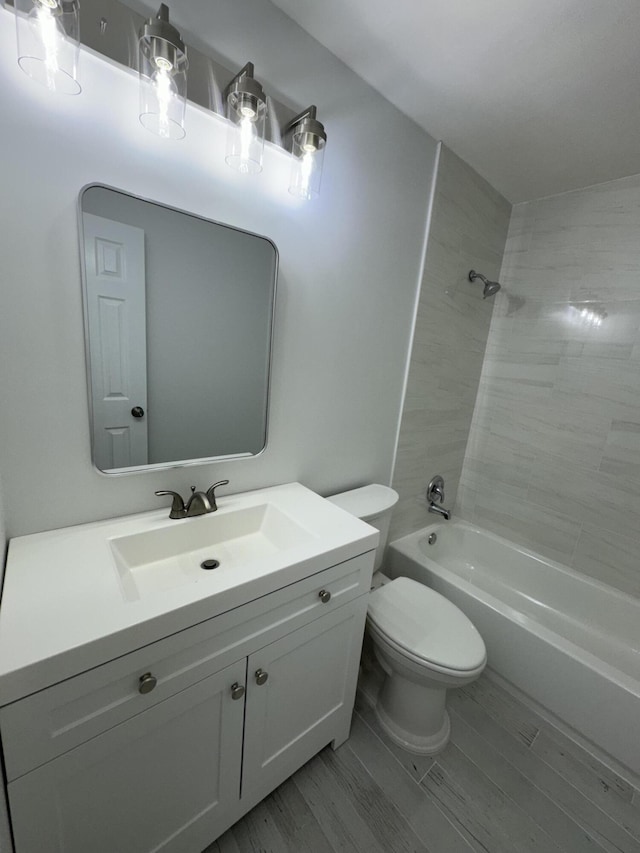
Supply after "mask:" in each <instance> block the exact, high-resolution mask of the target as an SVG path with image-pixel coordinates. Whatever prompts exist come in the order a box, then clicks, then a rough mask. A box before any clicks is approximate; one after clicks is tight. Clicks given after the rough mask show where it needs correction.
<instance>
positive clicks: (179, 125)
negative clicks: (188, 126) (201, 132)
mask: <svg viewBox="0 0 640 853" xmlns="http://www.w3.org/2000/svg"><path fill="white" fill-rule="evenodd" d="M138 44H139V70H140V121H141V122H142V124H143V126H144V127H146V128H147V130H150V131H151V132H152V133H155V134H157V135H158V136H161V137H163V138H164V139H182V137H183V136H184V135H185V129H184V116H185V109H186V102H187V69H188V67H189V63H188V60H187V51H186V48H185V46H184V42H183V41H182V37H181V35H180V33H179V32H178V30H177V29H176V28H175V27H174V26H173V25H172V24H170V23H169V7H168V6H167V5H166V4H165V3H162V4H161V5H160V9H159V10H158V14H157V15H156V17H155V18H150V19H149V20H148V21H146V22H145V23H144V25H143V26H142V28H141V30H140V38H139V42H138Z"/></svg>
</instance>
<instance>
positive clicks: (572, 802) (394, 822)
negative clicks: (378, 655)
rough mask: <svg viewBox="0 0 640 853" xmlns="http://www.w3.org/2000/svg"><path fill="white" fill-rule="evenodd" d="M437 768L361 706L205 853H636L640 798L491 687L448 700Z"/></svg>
mask: <svg viewBox="0 0 640 853" xmlns="http://www.w3.org/2000/svg"><path fill="white" fill-rule="evenodd" d="M448 702H449V705H448V707H449V714H450V717H451V725H452V735H451V741H450V743H449V744H448V746H447V748H446V749H445V750H444V751H443V752H442V753H441V754H440V755H438V756H436V757H435V758H426V757H425V758H421V757H418V756H414V755H411V754H410V753H407V752H405V751H403V750H402V749H399V748H398V747H396V746H395V745H394V744H393V743H391V742H390V741H389V740H388V738H386V737H385V735H384V734H383V733H382V732H381V730H380V728H379V726H378V724H377V722H376V719H375V716H374V714H373V712H372V708H371V705H370V704H369V701H368V700H367V699H366V698H365V697H364V695H363V694H359V695H358V700H357V702H356V712H355V714H354V718H353V725H352V729H351V737H350V738H349V740H348V741H347V742H346V743H345V744H343V745H342V746H341V747H340V748H339V749H338V750H336V751H335V752H334V751H333V750H332V749H331V748H330V747H327V748H326V749H324V750H323V751H322V752H321V753H319V754H318V755H317V756H316V757H315V758H313V759H312V760H311V761H309V763H308V764H306V765H305V766H304V767H302V768H301V769H300V770H299V771H298V772H297V773H296V774H295V775H294V776H292V777H291V778H290V779H288V780H287V781H286V782H285V783H284V784H283V785H281V786H280V787H279V788H278V789H277V790H276V791H274V792H273V794H271V795H270V796H269V797H267V799H265V800H264V801H263V802H262V803H260V804H259V805H258V806H256V808H254V809H253V811H251V812H250V813H249V814H247V815H246V816H245V817H244V818H243V819H242V820H240V821H239V822H238V823H237V824H235V826H233V827H232V828H231V829H230V830H229V831H228V832H226V833H225V834H224V835H223V836H222V837H221V838H219V839H218V841H217V842H215V843H214V844H212V845H211V846H210V847H208V848H207V851H205V853H338V851H340V853H427V852H428V853H469V851H484V853H515V851H523V853H530V851H536V853H558V851H570V853H596V851H607V853H620V851H623V853H640V796H639V794H638V792H637V791H636V790H635V789H634V788H633V787H632V786H631V785H629V784H628V782H626V781H624V780H623V779H621V778H620V777H619V776H618V775H617V774H615V773H613V772H612V771H611V770H609V769H607V768H606V767H605V766H604V765H603V764H601V763H600V762H599V761H597V760H596V759H594V758H593V757H592V756H591V755H590V754H589V753H587V752H585V751H584V750H582V749H581V748H580V747H579V746H577V745H576V744H574V743H573V742H572V741H570V740H569V739H567V738H566V737H565V736H564V735H563V734H561V733H560V732H558V731H557V730H556V729H555V728H554V727H552V726H551V725H549V724H548V723H546V722H545V721H544V720H542V719H541V718H540V717H539V716H537V715H536V714H535V713H533V712H532V711H531V710H530V709H529V708H528V707H526V706H525V705H523V704H521V703H520V702H519V701H517V700H516V699H515V698H514V697H513V696H512V695H511V694H510V693H507V692H506V691H505V690H504V689H502V688H501V687H499V686H498V685H497V684H496V683H495V682H494V681H491V680H490V679H489V678H488V677H487V676H483V677H482V678H481V679H480V680H479V681H477V682H476V683H475V684H472V685H470V686H469V687H465V688H461V689H459V690H454V691H451V692H450V694H449V700H448Z"/></svg>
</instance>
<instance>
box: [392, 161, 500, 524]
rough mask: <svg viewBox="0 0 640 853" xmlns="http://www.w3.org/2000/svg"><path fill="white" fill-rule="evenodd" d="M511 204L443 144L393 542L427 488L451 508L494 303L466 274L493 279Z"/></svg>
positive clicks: (418, 517)
mask: <svg viewBox="0 0 640 853" xmlns="http://www.w3.org/2000/svg"><path fill="white" fill-rule="evenodd" d="M510 211H511V205H510V204H509V203H508V202H507V201H506V200H505V199H504V198H503V197H502V196H501V195H500V194H499V193H498V192H497V191H496V190H494V189H493V187H491V186H490V184H488V183H487V182H486V181H485V180H484V179H483V178H481V177H480V176H479V175H478V174H477V173H476V172H475V171H474V170H473V169H472V168H471V167H470V166H468V165H467V164H466V163H465V162H464V161H463V160H461V159H460V158H459V157H457V156H456V155H455V154H454V153H453V152H452V151H450V150H449V149H448V148H446V146H444V145H443V146H442V148H441V154H440V159H439V163H438V174H437V179H436V191H435V197H434V202H433V210H432V213H431V225H430V229H429V239H428V243H427V254H426V260H425V267H424V273H423V278H422V287H421V291H420V299H419V304H418V312H417V318H416V325H415V333H414V340H413V348H412V353H411V362H410V369H409V378H408V383H407V391H406V397H405V401H404V408H403V412H402V424H401V429H400V438H399V443H398V451H397V458H396V465H395V471H394V475H393V486H394V488H395V489H396V490H397V491H398V493H399V495H400V500H399V502H398V506H397V507H396V509H395V511H394V514H393V519H392V524H391V532H390V539H395V538H397V537H399V536H404V535H405V534H407V533H411V532H413V531H414V530H419V529H420V528H421V527H424V526H425V524H426V523H428V521H429V520H430V519H432V518H433V516H429V515H428V514H427V507H426V503H425V490H426V486H427V484H428V482H429V480H430V479H431V478H432V477H433V475H434V474H441V475H442V476H443V477H444V480H445V494H446V501H445V505H446V506H447V507H449V508H453V505H454V503H455V500H456V493H457V489H458V482H459V479H460V473H461V471H462V463H463V460H464V454H465V449H466V446H467V438H468V436H469V430H470V427H471V419H472V416H473V409H474V404H475V399H476V393H477V390H478V382H479V380H480V373H481V370H482V359H483V357H484V350H485V345H486V341H487V335H488V333H489V324H490V321H491V312H492V310H493V304H494V303H493V300H491V299H487V300H483V298H482V285H481V284H480V283H479V282H475V283H474V284H471V282H470V281H469V279H468V273H469V270H470V269H475V270H478V271H480V272H482V273H483V274H484V275H486V276H487V277H488V278H490V279H495V278H497V277H498V272H499V270H500V264H501V261H502V253H503V250H504V244H505V240H506V236H507V229H508V226H509V214H510Z"/></svg>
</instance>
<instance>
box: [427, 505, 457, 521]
mask: <svg viewBox="0 0 640 853" xmlns="http://www.w3.org/2000/svg"><path fill="white" fill-rule="evenodd" d="M428 511H429V512H433V513H435V514H436V515H441V516H442V517H443V518H444V520H445V521H449V519H450V518H451V512H450V511H449V510H448V509H445V508H444V507H443V506H440V505H439V504H437V503H434V502H433V501H429V510H428Z"/></svg>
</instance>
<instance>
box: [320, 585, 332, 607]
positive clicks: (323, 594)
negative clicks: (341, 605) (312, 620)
mask: <svg viewBox="0 0 640 853" xmlns="http://www.w3.org/2000/svg"><path fill="white" fill-rule="evenodd" d="M318 597H319V598H320V601H321V602H322V603H323V604H326V603H327V602H328V601H331V593H330V592H329V590H328V589H321V590H320V592H319V593H318Z"/></svg>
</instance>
